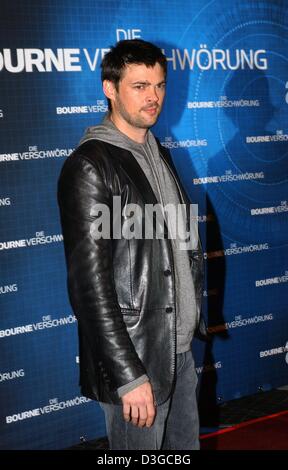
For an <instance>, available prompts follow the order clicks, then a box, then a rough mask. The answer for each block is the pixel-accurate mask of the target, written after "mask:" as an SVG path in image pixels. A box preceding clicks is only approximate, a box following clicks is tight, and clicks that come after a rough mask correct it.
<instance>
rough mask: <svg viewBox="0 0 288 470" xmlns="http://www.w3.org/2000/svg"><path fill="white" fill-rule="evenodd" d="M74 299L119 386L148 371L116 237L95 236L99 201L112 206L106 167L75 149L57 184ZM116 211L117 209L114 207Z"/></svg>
mask: <svg viewBox="0 0 288 470" xmlns="http://www.w3.org/2000/svg"><path fill="white" fill-rule="evenodd" d="M58 203H59V207H60V215H61V224H62V230H63V237H64V247H65V256H66V263H67V274H68V292H69V298H70V302H71V305H72V308H73V311H74V313H75V316H76V318H77V320H78V322H79V326H80V328H81V331H82V332H83V334H84V337H85V342H87V344H86V345H85V347H86V348H88V349H89V350H90V353H91V354H92V358H93V361H97V365H98V366H101V367H100V369H101V370H105V374H108V377H109V381H110V386H111V388H112V389H114V390H116V389H118V388H119V387H122V386H123V385H126V384H127V383H129V382H132V381H134V380H136V379H138V378H139V377H141V376H142V375H143V374H145V373H146V371H145V368H144V366H143V364H142V362H141V360H140V359H139V356H138V355H137V353H136V351H135V348H134V346H133V343H132V341H131V339H130V336H129V334H128V332H127V329H126V326H125V323H124V320H123V317H122V314H121V310H120V307H119V303H118V300H117V293H116V290H115V285H114V278H113V258H112V248H113V245H112V244H113V240H112V239H111V237H110V238H108V239H104V238H101V239H96V238H95V236H93V233H92V232H93V223H94V222H95V220H96V214H97V210H95V208H96V207H97V206H96V205H97V204H105V205H106V206H107V207H108V208H111V206H112V194H111V191H109V189H108V185H107V184H106V181H105V172H104V171H103V170H102V168H101V166H100V165H98V164H96V163H94V162H93V163H91V162H90V161H89V160H88V159H85V157H83V156H81V155H79V154H77V153H76V154H74V155H73V156H71V157H69V158H68V159H67V161H66V162H65V164H64V166H63V169H62V172H61V175H60V179H59V184H58ZM110 213H112V212H110Z"/></svg>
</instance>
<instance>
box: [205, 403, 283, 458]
mask: <svg viewBox="0 0 288 470" xmlns="http://www.w3.org/2000/svg"><path fill="white" fill-rule="evenodd" d="M201 449H202V450H288V411H282V412H280V413H276V414H273V415H270V416H265V417H263V418H257V419H253V420H251V421H246V422H244V423H240V424H237V425H235V426H233V427H231V428H228V429H224V430H221V431H217V432H214V433H211V434H206V435H203V436H201Z"/></svg>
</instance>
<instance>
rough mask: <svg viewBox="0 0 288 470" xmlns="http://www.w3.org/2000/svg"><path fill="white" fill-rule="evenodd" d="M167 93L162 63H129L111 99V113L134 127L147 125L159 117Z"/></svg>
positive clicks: (141, 127) (145, 126) (149, 125)
mask: <svg viewBox="0 0 288 470" xmlns="http://www.w3.org/2000/svg"><path fill="white" fill-rule="evenodd" d="M164 96H165V76H164V71H163V69H162V67H161V65H159V64H158V63H156V64H155V66H154V67H146V65H144V64H140V65H138V64H131V65H128V66H126V68H125V70H124V72H123V77H122V79H121V80H120V82H119V85H118V90H115V94H114V97H113V98H114V99H112V100H111V102H112V116H113V115H114V117H115V116H116V118H120V119H121V120H122V121H125V123H126V125H127V124H128V125H129V126H132V127H133V128H140V129H148V128H149V127H151V126H153V124H155V122H156V121H157V119H158V116H159V114H160V112H161V108H162V104H163V100H164Z"/></svg>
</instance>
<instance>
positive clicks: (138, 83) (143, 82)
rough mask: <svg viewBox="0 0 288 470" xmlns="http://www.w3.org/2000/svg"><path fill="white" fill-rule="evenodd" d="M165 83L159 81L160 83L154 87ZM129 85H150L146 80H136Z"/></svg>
mask: <svg viewBox="0 0 288 470" xmlns="http://www.w3.org/2000/svg"><path fill="white" fill-rule="evenodd" d="M164 83H166V80H161V82H159V83H156V85H162V84H164ZM131 85H151V82H148V80H136V81H135V82H131Z"/></svg>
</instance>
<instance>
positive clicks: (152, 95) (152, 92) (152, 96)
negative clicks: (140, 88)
mask: <svg viewBox="0 0 288 470" xmlns="http://www.w3.org/2000/svg"><path fill="white" fill-rule="evenodd" d="M146 101H148V103H154V102H157V101H159V96H158V93H157V89H156V87H151V88H149V93H148V94H147V96H146Z"/></svg>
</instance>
